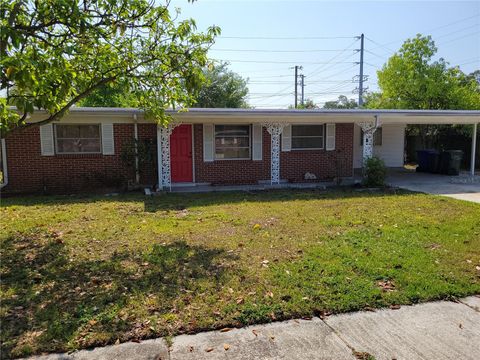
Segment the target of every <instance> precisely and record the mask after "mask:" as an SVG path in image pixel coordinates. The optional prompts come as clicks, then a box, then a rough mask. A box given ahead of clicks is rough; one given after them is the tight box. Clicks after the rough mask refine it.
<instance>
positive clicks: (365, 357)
mask: <svg viewBox="0 0 480 360" xmlns="http://www.w3.org/2000/svg"><path fill="white" fill-rule="evenodd" d="M353 355H354V356H355V357H356V358H357V359H358V360H369V359H372V358H373V356H372V355H370V354H369V353H368V352H365V351H355V350H354V351H353Z"/></svg>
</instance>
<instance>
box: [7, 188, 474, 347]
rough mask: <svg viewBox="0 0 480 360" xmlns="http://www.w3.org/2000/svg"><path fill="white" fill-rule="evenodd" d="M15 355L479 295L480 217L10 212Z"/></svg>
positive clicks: (319, 194) (200, 208)
mask: <svg viewBox="0 0 480 360" xmlns="http://www.w3.org/2000/svg"><path fill="white" fill-rule="evenodd" d="M0 216H1V224H2V226H1V229H0V239H1V278H2V282H1V299H2V302H1V309H0V320H1V327H2V329H1V330H2V331H1V342H2V354H3V356H4V357H8V356H24V355H28V354H32V353H40V352H52V351H67V350H72V349H78V348H84V347H91V346H96V345H103V344H107V343H115V342H118V341H120V342H123V341H127V340H132V339H142V338H148V337H157V336H169V335H174V334H178V333H191V332H197V331H200V330H204V329H215V328H222V327H231V326H241V325H244V324H251V323H260V322H268V321H272V320H281V319H286V318H291V317H302V316H305V317H309V316H312V315H322V314H328V313H339V312H347V311H354V310H361V309H369V308H372V307H385V306H389V305H393V304H410V303H416V302H420V301H426V300H435V299H445V298H446V299H450V298H454V297H457V296H464V295H468V294H473V293H480V270H479V269H480V205H478V204H473V203H467V202H462V201H457V200H454V199H449V198H443V197H435V196H429V195H423V194H413V193H406V192H405V193H397V194H395V193H365V192H355V191H350V190H346V191H328V192H325V191H271V192H260V193H211V194H167V195H161V196H158V197H153V198H146V197H144V196H142V195H139V194H132V195H120V196H113V197H105V196H93V197H28V198H9V199H3V200H2V207H1V209H0Z"/></svg>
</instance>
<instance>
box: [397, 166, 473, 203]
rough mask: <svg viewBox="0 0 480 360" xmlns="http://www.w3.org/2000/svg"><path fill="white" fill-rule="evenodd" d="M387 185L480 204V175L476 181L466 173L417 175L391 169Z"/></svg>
mask: <svg viewBox="0 0 480 360" xmlns="http://www.w3.org/2000/svg"><path fill="white" fill-rule="evenodd" d="M387 184H388V185H390V186H395V187H399V188H403V189H407V190H411V191H419V192H424V193H427V194H435V195H444V196H448V197H452V198H455V199H460V200H466V201H472V202H476V203H480V174H477V175H475V178H474V180H473V181H472V178H471V177H469V176H468V175H467V174H466V173H465V174H464V173H462V174H460V175H459V176H449V175H439V174H429V173H417V172H415V171H414V170H407V169H391V170H389V173H388V176H387Z"/></svg>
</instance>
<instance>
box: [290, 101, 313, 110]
mask: <svg viewBox="0 0 480 360" xmlns="http://www.w3.org/2000/svg"><path fill="white" fill-rule="evenodd" d="M318 107H319V106H318V105H317V104H315V102H314V101H313V100H312V99H306V100H305V102H304V103H303V104H297V110H309V109H318ZM288 108H289V109H295V106H294V105H289V106H288Z"/></svg>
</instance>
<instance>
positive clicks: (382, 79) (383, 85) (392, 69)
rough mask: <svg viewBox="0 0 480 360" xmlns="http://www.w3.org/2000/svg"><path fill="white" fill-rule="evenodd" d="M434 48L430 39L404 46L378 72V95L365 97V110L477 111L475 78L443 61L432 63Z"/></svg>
mask: <svg viewBox="0 0 480 360" xmlns="http://www.w3.org/2000/svg"><path fill="white" fill-rule="evenodd" d="M436 53H437V48H436V46H435V43H434V41H433V40H432V38H431V37H430V36H422V35H417V36H416V37H415V38H413V39H408V40H406V41H405V42H404V44H403V45H402V47H401V48H400V50H399V51H398V52H397V53H395V54H394V55H393V56H392V57H390V59H389V60H388V61H387V63H386V64H385V65H384V66H383V68H382V69H381V70H379V71H378V72H377V76H378V85H379V88H380V92H379V93H376V94H370V95H368V96H367V97H366V107H373V108H392V109H394V108H395V109H439V110H441V109H480V93H479V92H478V83H477V82H476V81H475V78H474V76H470V77H469V76H467V75H465V74H464V73H463V72H462V71H460V69H459V68H458V67H449V63H448V62H446V61H445V60H444V59H442V58H440V59H439V60H436V61H433V60H432V59H433V57H434V55H435V54H436Z"/></svg>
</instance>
